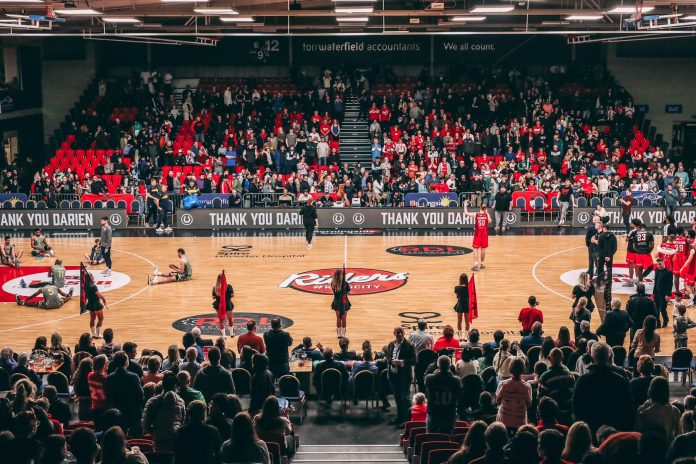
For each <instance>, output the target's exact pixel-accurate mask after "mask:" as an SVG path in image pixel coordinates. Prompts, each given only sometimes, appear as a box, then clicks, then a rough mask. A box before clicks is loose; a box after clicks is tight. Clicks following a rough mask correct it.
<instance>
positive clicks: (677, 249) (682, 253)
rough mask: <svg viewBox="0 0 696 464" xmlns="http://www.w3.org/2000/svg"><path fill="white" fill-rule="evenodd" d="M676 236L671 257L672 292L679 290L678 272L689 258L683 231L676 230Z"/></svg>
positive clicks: (687, 245)
mask: <svg viewBox="0 0 696 464" xmlns="http://www.w3.org/2000/svg"><path fill="white" fill-rule="evenodd" d="M677 231H678V235H677V236H676V237H675V239H674V254H673V255H672V273H673V274H674V291H675V292H678V291H679V289H680V285H681V284H680V280H681V279H680V277H679V275H680V272H679V271H681V268H682V266H683V265H684V263H685V262H686V260H687V258H688V257H689V243H688V241H687V239H686V236H685V235H684V230H683V229H682V228H681V227H680V228H679V229H677Z"/></svg>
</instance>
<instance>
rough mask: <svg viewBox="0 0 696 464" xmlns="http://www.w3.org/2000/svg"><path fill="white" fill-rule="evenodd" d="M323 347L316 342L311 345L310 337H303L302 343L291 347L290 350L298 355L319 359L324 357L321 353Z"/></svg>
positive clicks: (314, 359)
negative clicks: (315, 344) (314, 344)
mask: <svg viewBox="0 0 696 464" xmlns="http://www.w3.org/2000/svg"><path fill="white" fill-rule="evenodd" d="M323 349H324V348H323V347H322V346H321V343H318V344H317V346H316V347H314V346H312V339H311V337H304V338H303V339H302V344H301V345H297V346H296V347H295V348H293V349H292V352H293V353H295V354H296V355H297V356H298V357H302V356H304V357H306V358H307V359H310V360H312V361H321V360H322V359H324V354H323V353H322V351H323Z"/></svg>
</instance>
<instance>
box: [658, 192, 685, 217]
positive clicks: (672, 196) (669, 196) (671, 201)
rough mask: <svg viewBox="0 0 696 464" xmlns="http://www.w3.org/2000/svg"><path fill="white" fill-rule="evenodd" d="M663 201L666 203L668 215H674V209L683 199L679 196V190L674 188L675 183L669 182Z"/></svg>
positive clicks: (663, 193) (663, 194)
mask: <svg viewBox="0 0 696 464" xmlns="http://www.w3.org/2000/svg"><path fill="white" fill-rule="evenodd" d="M662 201H663V202H664V205H665V211H666V212H667V215H668V216H674V210H675V209H676V207H677V206H679V202H680V201H681V199H680V198H679V191H678V190H674V185H672V184H668V185H667V186H666V188H665V190H664V191H663V192H662Z"/></svg>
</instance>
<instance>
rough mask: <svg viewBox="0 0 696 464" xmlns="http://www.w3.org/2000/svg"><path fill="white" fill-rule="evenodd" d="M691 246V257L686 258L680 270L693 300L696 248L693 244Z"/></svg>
mask: <svg viewBox="0 0 696 464" xmlns="http://www.w3.org/2000/svg"><path fill="white" fill-rule="evenodd" d="M689 248H690V250H689V257H688V258H687V259H686V262H685V263H684V265H683V266H682V267H681V269H680V270H679V275H680V276H681V278H682V279H684V289H685V291H686V293H688V294H689V295H691V298H692V301H693V297H694V280H696V258H694V254H696V249H694V245H693V244H692V245H691V246H690V247H689Z"/></svg>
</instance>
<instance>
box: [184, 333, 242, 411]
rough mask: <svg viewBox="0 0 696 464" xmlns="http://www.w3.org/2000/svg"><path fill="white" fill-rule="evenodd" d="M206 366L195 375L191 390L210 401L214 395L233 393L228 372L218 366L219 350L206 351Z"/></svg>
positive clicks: (232, 384) (232, 385)
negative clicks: (193, 389)
mask: <svg viewBox="0 0 696 464" xmlns="http://www.w3.org/2000/svg"><path fill="white" fill-rule="evenodd" d="M208 363H209V364H208V365H207V366H205V367H203V368H202V369H201V370H199V371H198V373H197V374H196V378H195V379H194V381H193V388H195V389H196V390H198V391H200V392H201V393H203V396H204V397H205V399H206V401H210V400H211V399H212V398H213V395H214V394H215V393H234V392H235V391H234V382H233V381H232V374H230V371H228V370H227V369H225V368H224V367H222V366H221V365H220V350H219V349H218V347H216V346H214V347H212V348H211V349H210V351H208Z"/></svg>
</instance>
